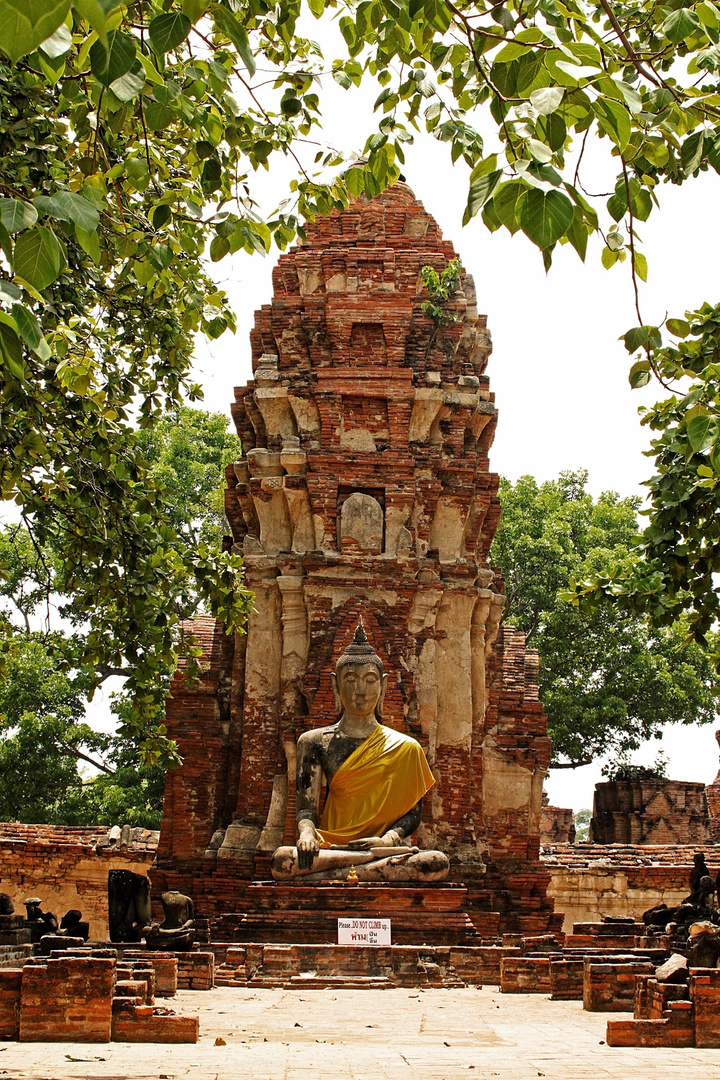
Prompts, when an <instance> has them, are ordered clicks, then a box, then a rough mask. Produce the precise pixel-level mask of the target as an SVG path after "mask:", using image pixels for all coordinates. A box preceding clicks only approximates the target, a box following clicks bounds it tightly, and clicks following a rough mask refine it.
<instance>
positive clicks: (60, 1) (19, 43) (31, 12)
mask: <svg viewBox="0 0 720 1080" xmlns="http://www.w3.org/2000/svg"><path fill="white" fill-rule="evenodd" d="M69 10H70V0H0V50H2V52H4V53H5V55H6V56H7V57H8V58H9V59H10V60H13V61H15V60H19V59H20V57H21V56H26V55H27V53H30V52H33V51H34V50H35V49H37V47H38V45H40V44H42V42H44V41H47V39H48V38H50V37H52V35H53V34H54V33H55V31H56V30H57V28H58V27H59V26H60V25H61V24H62V23H63V21H64V19H65V16H66V15H67V13H68V11H69Z"/></svg>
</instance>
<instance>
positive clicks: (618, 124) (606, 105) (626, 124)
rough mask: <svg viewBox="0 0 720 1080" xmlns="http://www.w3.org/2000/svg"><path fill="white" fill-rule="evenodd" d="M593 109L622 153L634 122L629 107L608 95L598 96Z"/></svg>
mask: <svg viewBox="0 0 720 1080" xmlns="http://www.w3.org/2000/svg"><path fill="white" fill-rule="evenodd" d="M593 109H594V112H595V115H596V116H597V118H598V120H600V121H601V123H602V126H603V128H604V129H605V131H606V132H607V134H608V135H609V136H610V138H611V139H612V140H613V142H614V143H615V145H616V146H617V148H618V150H619V151H620V153H622V152H623V150H624V149H625V147H626V146H627V144H628V143H629V141H630V135H631V133H632V123H631V120H630V115H629V113H628V111H627V109H626V108H625V107H624V106H622V105H621V104H620V102H619V101H615V100H614V99H613V98H608V97H601V98H598V99H597V101H595V102H594V103H593Z"/></svg>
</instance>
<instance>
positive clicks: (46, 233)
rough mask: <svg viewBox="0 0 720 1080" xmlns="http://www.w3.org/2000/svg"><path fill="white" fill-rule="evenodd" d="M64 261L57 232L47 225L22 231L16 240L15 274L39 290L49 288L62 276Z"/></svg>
mask: <svg viewBox="0 0 720 1080" xmlns="http://www.w3.org/2000/svg"><path fill="white" fill-rule="evenodd" d="M63 263H64V258H63V253H62V248H61V247H60V244H59V243H58V241H57V237H56V236H55V233H54V232H53V231H52V229H49V228H48V227H47V226H46V225H35V227H34V228H32V229H28V230H27V232H24V233H21V234H20V236H19V237H18V238H17V241H16V242H15V254H14V260H13V270H14V271H15V276H16V277H18V278H22V280H23V281H27V282H28V284H29V285H31V286H32V287H33V289H37V291H38V292H42V290H43V289H47V287H48V285H52V283H53V281H55V280H56V279H57V278H58V277H59V276H60V271H61V270H62V268H63Z"/></svg>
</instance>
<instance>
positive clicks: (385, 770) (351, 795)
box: [271, 619, 450, 882]
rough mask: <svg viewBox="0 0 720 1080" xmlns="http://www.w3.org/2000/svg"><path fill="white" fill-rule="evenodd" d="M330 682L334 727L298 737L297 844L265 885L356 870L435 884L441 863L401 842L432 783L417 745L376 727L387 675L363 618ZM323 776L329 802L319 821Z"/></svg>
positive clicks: (276, 861) (444, 860) (285, 850)
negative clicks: (333, 708) (274, 880)
mask: <svg viewBox="0 0 720 1080" xmlns="http://www.w3.org/2000/svg"><path fill="white" fill-rule="evenodd" d="M332 682H333V690H334V693H335V705H336V709H337V711H338V713H339V714H340V719H339V721H338V722H337V723H336V724H333V725H332V726H330V727H324V728H315V729H314V730H310V731H306V732H304V733H303V734H302V735H301V736H300V738H299V739H298V747H297V818H296V822H297V835H298V839H297V846H296V847H280V848H278V849H277V851H276V852H275V853H274V855H273V857H272V862H271V870H272V875H273V877H274V878H276V879H278V880H292V879H294V878H295V879H301V880H302V881H303V882H307V881H322V880H327V879H334V880H343V879H346V878H347V876H348V873H349V868H350V867H351V866H355V869H356V873H357V877H358V879H359V880H360V881H383V880H384V881H425V882H431V881H443V880H444V879H445V878H446V877H447V875H448V871H449V869H450V862H449V860H448V857H447V855H445V854H444V852H442V851H419V850H418V848H416V847H409V846H408V845H407V844H406V843H405V841H406V840H407V838H408V837H410V836H411V835H412V834H413V833H414V832H415V830H416V829H417V827H418V825H419V824H420V821H421V819H422V799H423V796H424V795H425V794H426V792H428V791H429V790H430V788H431V787H432V786H433V784H434V783H435V779H434V777H433V775H432V773H431V771H430V768H429V766H428V763H427V759H426V758H425V754H424V753H423V750H422V747H421V746H420V744H419V743H418V742H416V740H415V739H412V738H410V737H409V736H407V735H401V734H400V733H399V732H397V731H393V730H392V728H387V727H384V726H383V725H382V724H380V723H379V719H381V718H382V703H383V699H384V697H385V691H386V689H387V682H388V676H387V675H386V674H385V673H384V671H383V664H382V660H381V659H380V657H379V656H378V654H377V653H376V652H375V650H374V649H373V647H372V645H371V644H370V643H369V641H368V639H367V637H366V636H365V630H364V628H363V624H362V619H361V620H360V622H359V623H358V627H357V630H356V631H355V637H354V639H353V641H352V644H351V645H349V646H348V647H347V649H346V650H345V652H344V653H343V654H342V656H341V657H340V659H339V660H338V662H337V666H336V670H335V674H334V675H333V676H332ZM323 776H325V778H326V780H327V781H328V796H327V799H326V801H325V808H324V810H323V814H322V821H319V813H318V809H319V802H320V789H321V784H322V779H323Z"/></svg>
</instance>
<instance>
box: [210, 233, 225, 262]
mask: <svg viewBox="0 0 720 1080" xmlns="http://www.w3.org/2000/svg"><path fill="white" fill-rule="evenodd" d="M229 250H230V244H229V242H228V241H227V240H226V239H225V237H224V236H214V237H213V238H212V242H211V244H210V261H211V262H219V261H220V259H222V258H224V257H225V256H226V255H227V253H228V252H229Z"/></svg>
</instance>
